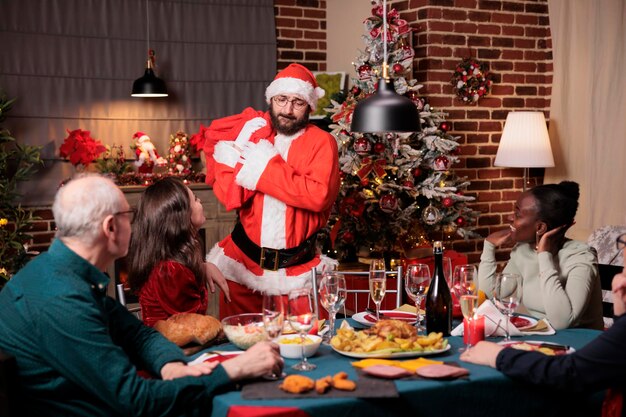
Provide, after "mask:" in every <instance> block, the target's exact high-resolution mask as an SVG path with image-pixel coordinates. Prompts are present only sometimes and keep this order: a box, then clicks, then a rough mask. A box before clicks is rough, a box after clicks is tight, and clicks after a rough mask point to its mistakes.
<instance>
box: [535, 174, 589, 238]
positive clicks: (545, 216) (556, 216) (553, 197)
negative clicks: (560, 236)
mask: <svg viewBox="0 0 626 417" xmlns="http://www.w3.org/2000/svg"><path fill="white" fill-rule="evenodd" d="M530 193H531V194H532V196H533V197H535V200H537V204H538V210H537V217H538V218H539V220H541V221H543V222H545V223H546V224H547V225H548V229H549V230H550V229H554V228H555V227H559V226H562V225H564V224H571V223H572V222H573V221H574V217H575V216H576V211H577V210H578V197H580V191H579V186H578V183H575V182H573V181H562V182H560V183H558V184H544V185H539V186H537V187H534V188H532V189H531V190H530Z"/></svg>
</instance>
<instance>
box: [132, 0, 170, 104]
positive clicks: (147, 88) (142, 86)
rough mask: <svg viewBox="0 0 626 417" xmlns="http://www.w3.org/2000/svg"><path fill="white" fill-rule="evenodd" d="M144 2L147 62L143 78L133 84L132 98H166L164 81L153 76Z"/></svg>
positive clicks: (152, 53) (152, 58) (148, 13)
mask: <svg viewBox="0 0 626 417" xmlns="http://www.w3.org/2000/svg"><path fill="white" fill-rule="evenodd" d="M148 1H149V0H146V41H147V43H148V61H147V62H146V72H145V73H144V74H143V77H141V78H137V79H136V80H135V82H134V83H133V91H132V93H131V94H130V95H131V96H133V97H167V95H168V94H167V87H166V86H165V81H163V80H162V79H160V78H158V77H157V76H156V75H155V74H154V70H153V69H152V68H153V67H154V62H155V53H154V50H153V49H150V11H149V9H148Z"/></svg>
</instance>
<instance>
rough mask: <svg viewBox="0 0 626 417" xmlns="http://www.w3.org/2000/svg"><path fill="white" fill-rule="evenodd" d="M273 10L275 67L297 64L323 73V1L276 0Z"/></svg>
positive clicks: (324, 58) (324, 68)
mask: <svg viewBox="0 0 626 417" xmlns="http://www.w3.org/2000/svg"><path fill="white" fill-rule="evenodd" d="M332 1H338V0H332ZM274 10H275V13H276V38H277V39H276V40H277V43H278V50H277V53H276V59H277V68H278V69H279V70H280V69H283V68H285V67H286V66H287V65H289V63H290V62H299V63H301V64H303V65H304V66H306V67H307V68H308V69H310V70H311V71H325V70H326V1H324V0H275V1H274Z"/></svg>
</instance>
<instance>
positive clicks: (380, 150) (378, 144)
mask: <svg viewBox="0 0 626 417" xmlns="http://www.w3.org/2000/svg"><path fill="white" fill-rule="evenodd" d="M374 152H376V153H378V154H381V153H383V152H385V144H384V143H382V142H376V143H375V144H374Z"/></svg>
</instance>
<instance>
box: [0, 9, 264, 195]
mask: <svg viewBox="0 0 626 417" xmlns="http://www.w3.org/2000/svg"><path fill="white" fill-rule="evenodd" d="M147 11H149V15H147ZM0 16H2V19H0V45H2V60H0V89H2V90H4V92H5V93H6V94H7V95H8V96H9V97H14V98H16V99H17V102H16V103H15V105H14V107H13V109H12V110H11V112H10V114H9V115H8V117H7V120H6V121H5V122H4V124H3V125H4V126H5V127H7V128H8V129H10V130H11V132H12V134H13V136H14V137H16V138H17V139H18V140H19V141H20V142H22V143H28V144H32V145H42V146H43V147H44V148H43V154H42V156H43V157H44V158H45V159H46V168H45V169H44V170H42V172H41V173H40V175H39V177H38V178H37V179H36V180H35V181H33V182H32V183H30V184H28V190H26V192H25V196H26V200H27V201H25V203H27V204H31V205H39V204H41V205H43V204H47V203H50V202H51V199H52V196H53V195H54V191H55V190H56V187H57V186H58V184H59V183H60V182H61V181H62V180H63V179H64V178H66V177H68V176H70V175H71V174H72V172H73V167H72V166H71V165H70V164H69V163H67V162H64V161H62V160H60V159H59V157H58V154H59V153H58V149H59V146H60V145H61V144H62V143H63V139H64V138H65V137H66V136H67V130H68V129H69V130H74V129H79V128H80V129H83V130H89V131H91V135H92V136H93V137H95V138H97V139H99V140H100V141H102V142H103V143H105V144H108V145H112V144H116V145H124V148H125V151H126V152H127V157H131V156H132V155H131V153H130V148H129V146H130V145H131V144H132V142H133V139H132V136H133V134H134V133H135V132H137V131H142V132H145V133H146V134H147V135H148V136H150V137H151V139H152V141H153V143H154V144H155V145H156V147H157V150H158V151H159V152H160V153H165V152H166V151H167V149H168V145H169V137H170V135H171V134H173V133H176V132H177V131H178V130H183V131H185V132H187V133H188V134H189V135H191V134H193V133H195V132H196V131H197V130H198V128H199V127H200V124H205V125H206V124H208V123H210V122H211V121H212V120H213V119H215V118H219V117H223V116H227V115H230V114H234V113H238V112H240V111H241V110H243V109H244V108H245V107H247V106H252V107H255V108H258V109H264V108H265V107H266V104H265V100H264V92H265V87H266V86H267V84H268V83H269V82H270V81H271V80H272V79H273V77H274V75H275V73H276V34H275V24H274V7H273V0H149V1H148V2H146V0H20V1H2V2H0ZM148 20H149V33H148V32H147V28H148ZM148 37H149V41H150V42H149V43H150V45H149V46H150V48H152V49H154V50H155V51H156V67H155V73H156V75H157V76H158V77H159V78H161V79H163V80H164V81H165V83H166V84H167V88H168V92H169V97H167V98H152V99H149V98H133V97H131V96H130V92H131V88H132V84H133V81H134V80H135V79H137V78H139V77H141V76H142V75H143V73H144V70H145V64H146V60H147V55H148Z"/></svg>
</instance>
